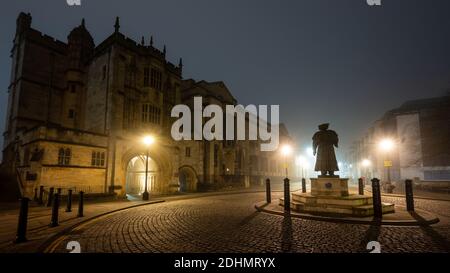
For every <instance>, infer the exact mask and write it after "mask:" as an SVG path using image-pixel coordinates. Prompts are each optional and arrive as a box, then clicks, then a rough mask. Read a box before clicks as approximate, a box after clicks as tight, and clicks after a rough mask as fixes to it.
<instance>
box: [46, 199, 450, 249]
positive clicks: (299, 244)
mask: <svg viewBox="0 0 450 273" xmlns="http://www.w3.org/2000/svg"><path fill="white" fill-rule="evenodd" d="M264 196H265V195H264V193H242V194H228V195H215V196H205V197H202V198H194V199H190V200H172V201H168V202H164V203H158V204H153V205H149V206H142V207H139V208H133V209H129V210H126V211H123V212H117V213H114V214H111V215H108V216H104V217H101V218H98V219H96V220H94V221H91V222H89V223H86V224H85V225H81V226H79V227H77V228H75V229H74V230H72V231H71V232H68V233H67V234H65V235H64V236H62V237H59V238H58V240H56V241H54V243H53V244H51V245H50V246H49V248H47V250H48V251H51V252H63V253H65V252H67V250H66V245H67V243H68V242H69V241H74V240H75V241H78V242H79V243H80V245H81V251H82V252H126V253H142V252H225V253H228V252H232V253H234V252H253V253H255V252H258V253H260V252H366V251H367V250H366V245H367V243H368V242H369V241H379V242H380V244H381V251H382V252H447V253H448V252H450V245H449V240H450V226H449V224H448V221H443V222H442V223H438V224H436V225H432V226H428V227H393V226H370V225H362V224H343V223H330V222H323V221H313V220H306V219H299V218H291V217H283V216H278V215H272V214H267V213H259V212H256V211H255V209H254V204H255V203H256V202H258V201H261V200H264ZM279 197H281V193H274V194H273V198H274V200H275V199H276V198H279ZM394 201H395V202H397V203H399V204H401V203H402V202H403V200H402V199H400V198H397V199H396V200H394ZM435 202H437V203H435ZM417 205H418V206H420V207H421V206H427V207H429V208H430V209H432V210H436V211H434V212H435V213H436V212H439V211H446V212H448V211H450V202H445V201H426V200H424V201H423V202H422V203H420V204H417ZM444 214H447V213H444ZM442 217H444V215H442Z"/></svg>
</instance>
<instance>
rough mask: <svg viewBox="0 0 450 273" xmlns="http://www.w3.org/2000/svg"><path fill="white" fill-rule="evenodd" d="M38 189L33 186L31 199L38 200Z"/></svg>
mask: <svg viewBox="0 0 450 273" xmlns="http://www.w3.org/2000/svg"><path fill="white" fill-rule="evenodd" d="M37 192H38V189H37V188H34V196H33V201H37V200H38V195H37Z"/></svg>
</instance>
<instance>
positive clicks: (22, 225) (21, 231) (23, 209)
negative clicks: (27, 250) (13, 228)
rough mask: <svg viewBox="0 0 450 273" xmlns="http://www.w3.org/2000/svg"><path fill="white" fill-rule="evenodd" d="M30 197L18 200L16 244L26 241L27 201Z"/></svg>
mask: <svg viewBox="0 0 450 273" xmlns="http://www.w3.org/2000/svg"><path fill="white" fill-rule="evenodd" d="M29 201H30V199H28V198H27V197H24V198H22V199H21V200H20V212H19V223H18V224H17V235H16V240H15V241H14V242H15V243H16V244H18V243H22V242H26V241H27V222H28V202H29Z"/></svg>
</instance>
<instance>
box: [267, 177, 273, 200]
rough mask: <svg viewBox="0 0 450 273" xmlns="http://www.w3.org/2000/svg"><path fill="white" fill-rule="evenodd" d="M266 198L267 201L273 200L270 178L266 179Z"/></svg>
mask: <svg viewBox="0 0 450 273" xmlns="http://www.w3.org/2000/svg"><path fill="white" fill-rule="evenodd" d="M266 200H267V203H271V202H272V194H271V192H270V179H269V178H267V179H266Z"/></svg>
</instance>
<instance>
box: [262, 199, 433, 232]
mask: <svg viewBox="0 0 450 273" xmlns="http://www.w3.org/2000/svg"><path fill="white" fill-rule="evenodd" d="M261 203H262V204H263V205H258V204H261ZM265 205H267V203H266V202H264V201H261V202H258V203H256V204H255V209H256V210H257V211H258V212H265V213H268V214H273V215H279V216H286V213H285V212H284V211H277V210H272V209H266V208H264V207H265ZM433 215H434V214H433ZM289 216H290V217H294V218H301V219H306V220H314V221H323V222H332V223H345V224H362V225H378V226H429V225H432V224H436V223H438V222H439V218H438V217H435V218H433V219H431V220H426V221H420V222H418V221H410V220H399V221H395V220H381V221H376V220H363V219H355V218H336V217H329V216H318V215H312V214H301V213H297V212H290V213H289Z"/></svg>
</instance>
